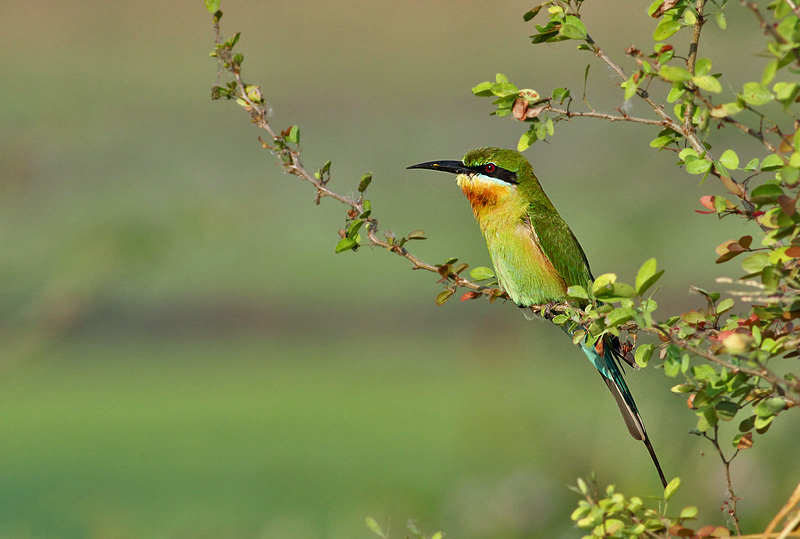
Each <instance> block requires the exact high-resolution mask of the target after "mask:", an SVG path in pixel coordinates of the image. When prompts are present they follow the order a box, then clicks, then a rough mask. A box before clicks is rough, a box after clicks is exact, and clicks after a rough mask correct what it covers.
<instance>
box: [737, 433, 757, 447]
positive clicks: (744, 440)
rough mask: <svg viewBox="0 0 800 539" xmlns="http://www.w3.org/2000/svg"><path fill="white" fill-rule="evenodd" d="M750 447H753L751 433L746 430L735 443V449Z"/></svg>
mask: <svg viewBox="0 0 800 539" xmlns="http://www.w3.org/2000/svg"><path fill="white" fill-rule="evenodd" d="M751 447H753V433H752V432H748V433H747V434H745V435H744V436H742V437H741V438H739V442H738V443H737V444H736V449H750V448H751Z"/></svg>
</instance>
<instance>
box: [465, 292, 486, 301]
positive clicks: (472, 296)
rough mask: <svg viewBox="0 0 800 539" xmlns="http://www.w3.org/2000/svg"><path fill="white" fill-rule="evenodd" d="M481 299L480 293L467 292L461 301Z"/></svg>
mask: <svg viewBox="0 0 800 539" xmlns="http://www.w3.org/2000/svg"><path fill="white" fill-rule="evenodd" d="M479 297H481V293H480V292H466V293H465V294H464V295H463V296H461V301H467V300H468V299H475V298H479Z"/></svg>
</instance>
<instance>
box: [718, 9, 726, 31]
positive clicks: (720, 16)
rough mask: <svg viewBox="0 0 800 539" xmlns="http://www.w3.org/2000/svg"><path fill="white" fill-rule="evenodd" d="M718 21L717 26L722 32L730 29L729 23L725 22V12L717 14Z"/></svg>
mask: <svg viewBox="0 0 800 539" xmlns="http://www.w3.org/2000/svg"><path fill="white" fill-rule="evenodd" d="M716 19H717V26H719V28H720V30H725V29H726V28H727V27H728V23H727V21H726V20H725V14H724V13H723V12H721V11H719V12H717V15H716Z"/></svg>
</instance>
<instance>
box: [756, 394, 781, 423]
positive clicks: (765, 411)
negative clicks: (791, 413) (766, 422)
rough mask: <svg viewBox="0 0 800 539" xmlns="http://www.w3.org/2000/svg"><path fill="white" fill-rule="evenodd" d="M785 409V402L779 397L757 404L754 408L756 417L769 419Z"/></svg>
mask: <svg viewBox="0 0 800 539" xmlns="http://www.w3.org/2000/svg"><path fill="white" fill-rule="evenodd" d="M784 408H786V401H785V400H783V399H782V398H780V397H773V398H771V399H766V400H763V401H761V402H760V403H758V405H757V406H756V407H755V410H754V411H755V413H756V417H762V418H766V417H770V416H773V415H775V414H777V413H778V412H780V411H781V410H783V409H784Z"/></svg>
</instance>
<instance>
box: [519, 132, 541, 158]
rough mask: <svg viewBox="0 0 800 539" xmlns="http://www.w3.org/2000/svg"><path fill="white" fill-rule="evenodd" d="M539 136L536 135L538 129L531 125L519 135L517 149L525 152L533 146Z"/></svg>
mask: <svg viewBox="0 0 800 539" xmlns="http://www.w3.org/2000/svg"><path fill="white" fill-rule="evenodd" d="M538 138H539V137H537V136H536V130H535V129H534V128H533V127H531V128H530V129H528V131H526V132H525V133H523V134H522V136H521V137H519V142H517V151H518V152H524V151H525V150H527V149H528V148H530V147H531V144H533V143H534V142H536V141H537V140H538Z"/></svg>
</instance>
